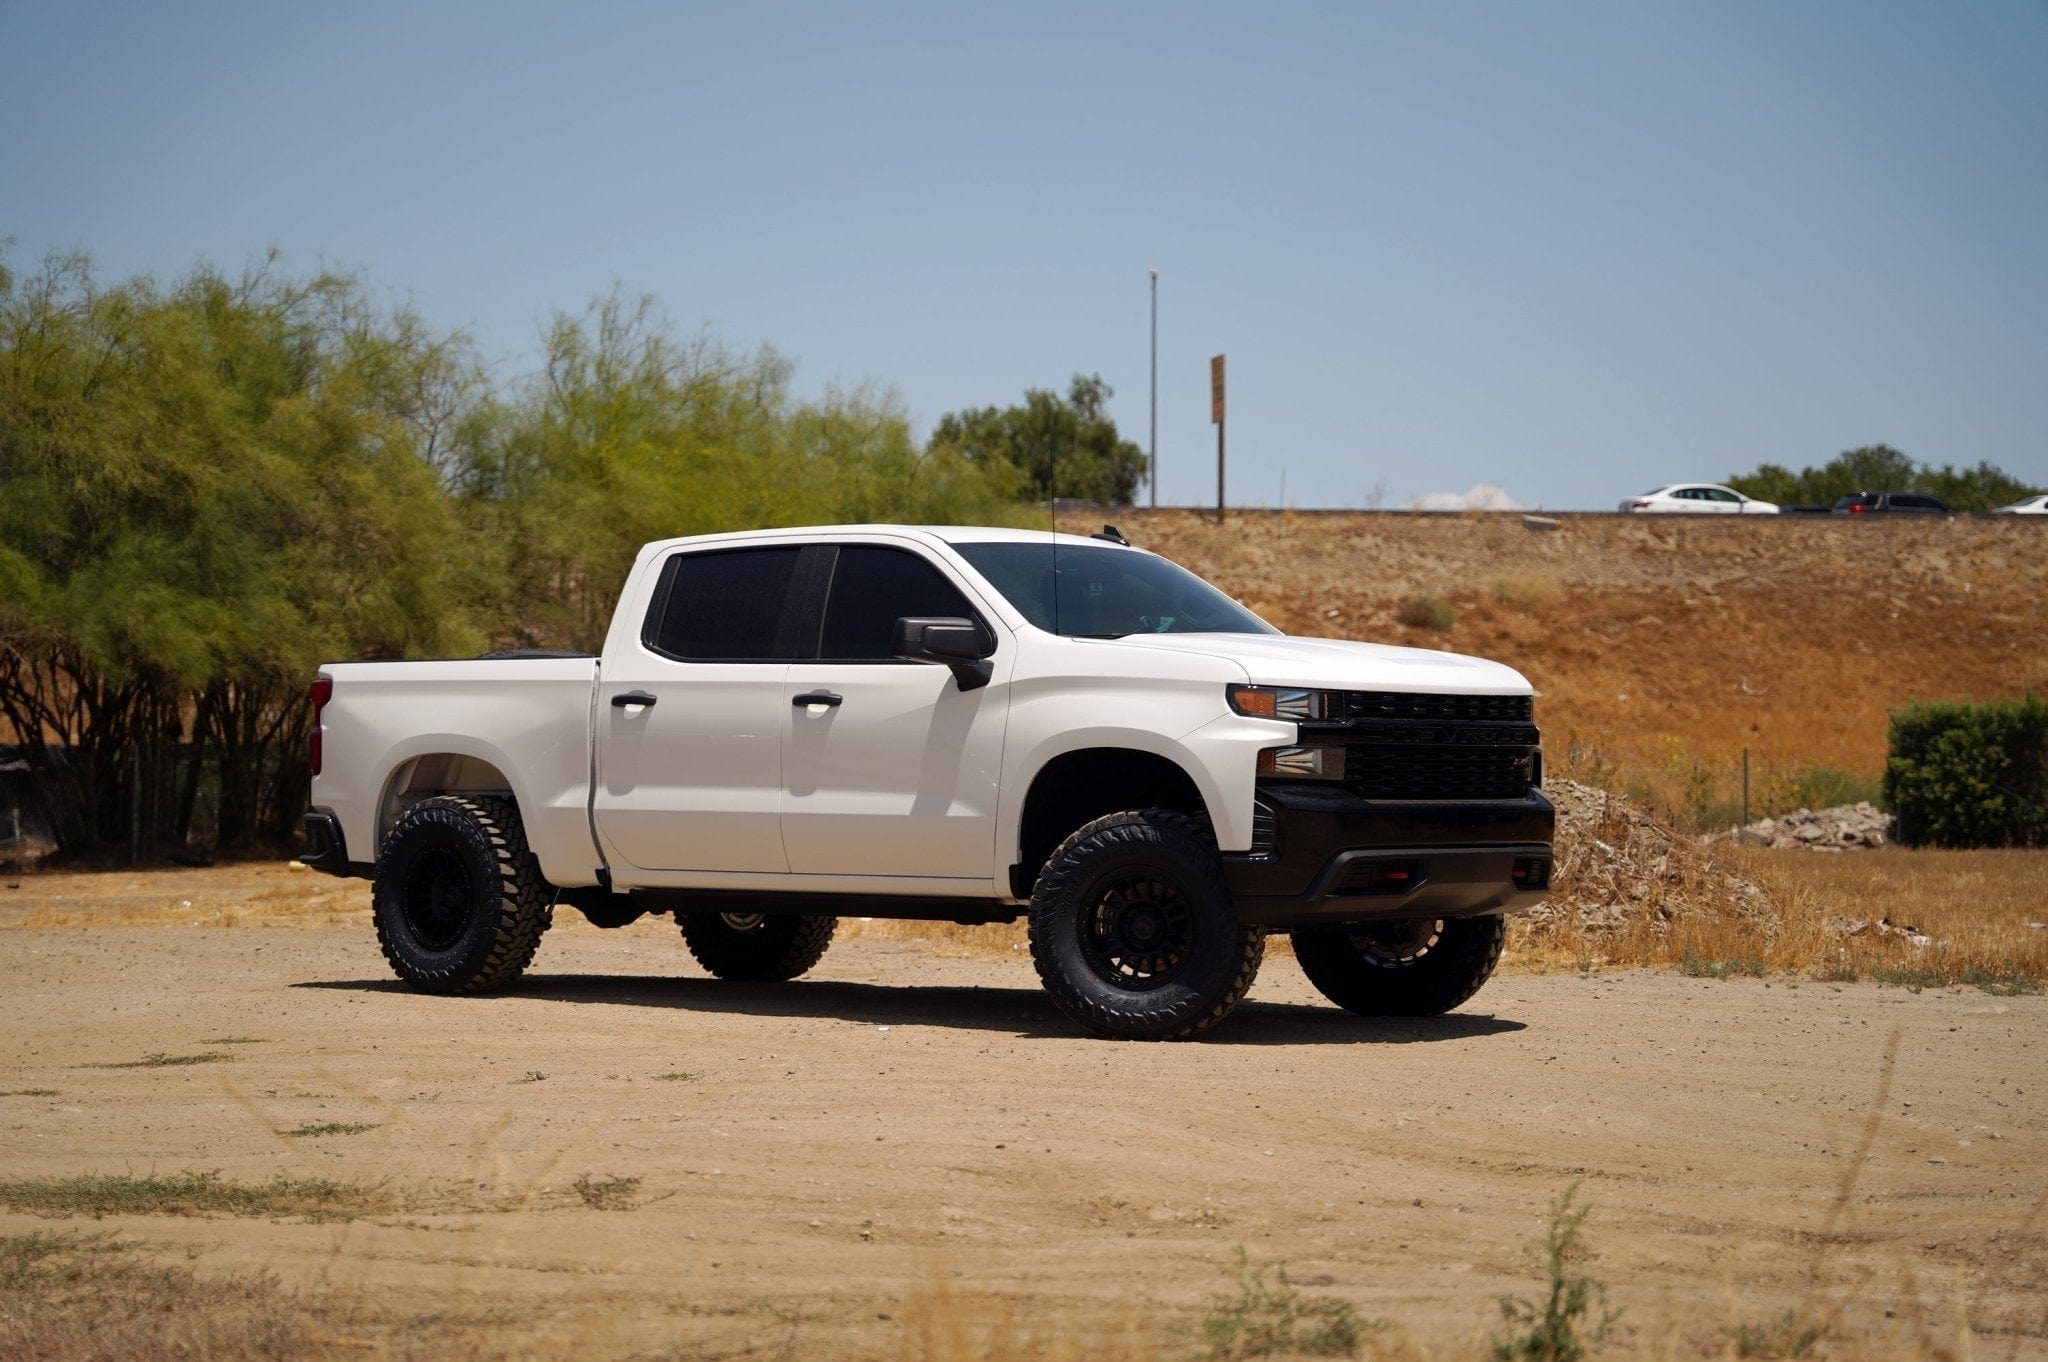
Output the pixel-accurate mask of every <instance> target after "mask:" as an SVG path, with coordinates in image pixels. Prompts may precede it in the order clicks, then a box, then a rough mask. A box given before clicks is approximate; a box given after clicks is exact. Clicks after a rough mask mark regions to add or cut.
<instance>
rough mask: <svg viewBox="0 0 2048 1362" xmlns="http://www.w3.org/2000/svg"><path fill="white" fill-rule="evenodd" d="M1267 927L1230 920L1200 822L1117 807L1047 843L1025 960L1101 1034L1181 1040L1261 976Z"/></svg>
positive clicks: (1063, 1003)
mask: <svg viewBox="0 0 2048 1362" xmlns="http://www.w3.org/2000/svg"><path fill="white" fill-rule="evenodd" d="M1265 954H1266V929H1265V928H1264V927H1259V926H1251V925H1247V924H1245V923H1241V922H1239V921H1238V920H1237V915H1236V913H1235V912H1234V911H1233V910H1232V907H1231V902H1230V890H1229V888H1228V887H1227V886H1226V885H1225V884H1224V882H1223V868H1222V866H1221V865H1220V864H1219V863H1218V862H1217V859H1216V849H1215V844H1214V842H1213V841H1212V840H1211V839H1210V836H1209V831H1208V827H1207V825H1206V824H1205V823H1203V822H1201V821H1199V820H1197V819H1193V818H1190V817H1188V816H1187V815H1185V814H1179V813H1174V812H1172V811H1170V810H1167V809H1139V810H1127V811H1125V812H1122V813H1113V814H1110V815H1108V816H1107V817H1103V818H1098V819H1096V820H1095V821H1094V822H1092V823H1089V824H1087V825H1085V826H1084V827H1082V828H1080V829H1078V830H1077V831H1076V832H1074V834H1073V835H1072V836H1070V837H1068V838H1067V839H1066V840H1065V841H1064V842H1061V843H1060V844H1059V846H1058V847H1057V848H1056V849H1055V850H1054V851H1053V853H1052V856H1051V857H1050V858H1049V859H1048V860H1047V861H1046V863H1045V867H1044V869H1042V870H1040V871H1039V872H1038V882H1037V884H1036V885H1035V886H1034V887H1033V888H1032V891H1031V962H1032V964H1033V965H1035V966H1037V968H1038V977H1039V979H1040V980H1041V981H1043V983H1044V984H1045V989H1046V992H1048V993H1050V994H1051V995H1052V1000H1053V1002H1054V1003H1055V1004H1057V1005H1058V1007H1059V1009H1060V1011H1062V1012H1064V1013H1066V1014H1067V1015H1068V1016H1069V1017H1071V1018H1073V1019H1074V1020H1075V1021H1077V1022H1079V1023H1080V1024H1081V1025H1082V1026H1084V1027H1086V1028H1087V1029H1088V1030H1090V1031H1092V1032H1094V1033H1095V1034H1096V1035H1099V1036H1109V1037H1112V1038H1116V1039H1122V1040H1187V1039H1188V1038H1190V1037H1192V1036H1195V1035H1198V1034H1200V1033H1201V1032H1203V1031H1205V1030H1207V1029H1208V1028H1209V1027H1211V1026H1214V1025H1215V1024H1216V1023H1217V1022H1219V1021H1221V1020H1223V1018H1224V1017H1226V1016H1228V1015H1229V1014H1230V1010H1231V1009H1232V1008H1234V1007H1236V1006H1237V1004H1238V1002H1239V1000H1240V999H1242V998H1243V997H1244V995H1245V993H1246V992H1247V991H1248V990H1249V989H1250V988H1251V986H1252V980H1254V979H1255V978H1257V977H1258V973H1259V962H1260V961H1261V960H1262V959H1264V958H1265Z"/></svg>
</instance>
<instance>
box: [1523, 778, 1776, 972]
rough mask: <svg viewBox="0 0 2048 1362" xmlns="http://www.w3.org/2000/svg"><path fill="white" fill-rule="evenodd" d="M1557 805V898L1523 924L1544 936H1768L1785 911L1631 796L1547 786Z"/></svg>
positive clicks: (1571, 784)
mask: <svg viewBox="0 0 2048 1362" xmlns="http://www.w3.org/2000/svg"><path fill="white" fill-rule="evenodd" d="M1543 792H1544V793H1545V794H1546V795H1548V796H1549V797H1550V801H1551V803H1553V804H1555V805H1556V806H1557V844H1556V856H1557V863H1556V868H1555V870H1554V871H1553V872H1552V875H1551V882H1550V897H1549V899H1548V901H1546V902H1545V903H1544V904H1543V905H1542V906H1541V907H1539V908H1537V909H1536V910H1535V911H1533V912H1531V913H1528V914H1526V915H1523V914H1518V915H1517V920H1518V921H1521V922H1525V923H1526V924H1527V927H1528V929H1529V930H1530V931H1531V933H1532V934H1533V935H1535V936H1537V937H1539V938H1540V937H1542V936H1546V935H1551V934H1555V933H1558V932H1560V931H1564V932H1569V931H1573V930H1577V931H1581V932H1590V933H1593V934H1596V935H1606V934H1610V933H1614V932H1622V931H1644V932H1647V933H1650V934H1652V935H1661V934H1662V933H1663V931H1664V929H1665V928H1666V927H1667V926H1668V925H1669V924H1670V923H1671V922H1672V921H1673V920H1674V919H1677V918H1680V917H1685V916H1692V915H1696V914H1707V915H1713V916H1718V917H1732V918H1735V919H1737V920H1739V921H1742V922H1745V923H1747V924H1749V925H1751V926H1753V927H1754V928H1755V929H1756V931H1757V932H1758V933H1759V935H1761V936H1763V937H1766V938H1768V937H1770V936H1772V935H1774V934H1775V933H1776V931H1777V928H1778V922H1779V919H1780V916H1781V913H1780V909H1779V906H1778V904H1777V902H1776V901H1775V900H1773V899H1772V897H1771V895H1770V894H1769V893H1768V892H1767V891H1766V890H1765V889H1764V888H1763V887H1762V886H1761V885H1758V884H1756V883H1754V882H1752V881H1750V880H1747V879H1744V878H1743V877H1742V876H1740V875H1734V874H1731V873H1729V872H1728V871H1726V870H1724V869H1722V868H1721V867H1720V866H1718V865H1716V864H1714V862H1713V860H1712V858H1711V857H1710V856H1709V854H1708V852H1707V851H1706V849H1705V848H1703V847H1702V846H1701V845H1700V844H1699V843H1698V842H1697V841H1696V840H1694V839H1693V838H1691V837H1689V836H1686V835H1685V834H1683V833H1680V832H1677V831H1674V830H1673V829H1671V828H1669V827H1666V826H1665V825H1664V824H1662V823H1660V822H1658V821H1657V820H1656V819H1655V818H1652V817H1651V816H1650V815H1649V814H1648V813H1646V812H1645V811H1644V810H1643V809H1642V808H1640V807H1639V806H1638V805H1637V804H1636V803H1635V802H1634V801H1633V800H1631V799H1629V798H1628V796H1626V795H1619V794H1612V793H1609V792H1608V791H1605V790H1599V789H1595V788H1594V787H1592V786H1590V785H1581V784H1579V783H1577V782H1576V781H1570V780H1556V779H1552V780H1548V781H1545V782H1544V787H1543Z"/></svg>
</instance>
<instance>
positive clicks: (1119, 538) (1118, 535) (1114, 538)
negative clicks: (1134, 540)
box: [1088, 525, 1131, 548]
mask: <svg viewBox="0 0 2048 1362" xmlns="http://www.w3.org/2000/svg"><path fill="white" fill-rule="evenodd" d="M1088 537H1089V538H1090V539H1107V540H1108V541H1109V542H1110V543H1112V544H1122V545H1123V546H1124V547H1125V548H1129V547H1130V546H1131V541H1130V540H1128V539H1126V538H1124V532H1123V531H1122V530H1119V529H1118V528H1117V527H1116V526H1114V525H1104V526H1103V527H1102V529H1101V530H1100V531H1098V532H1097V533H1095V534H1091V535H1089V536H1088Z"/></svg>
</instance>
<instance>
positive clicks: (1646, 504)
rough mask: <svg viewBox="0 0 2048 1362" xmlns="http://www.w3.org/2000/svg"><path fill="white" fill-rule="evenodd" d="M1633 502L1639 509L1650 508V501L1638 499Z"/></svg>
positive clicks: (1645, 509)
mask: <svg viewBox="0 0 2048 1362" xmlns="http://www.w3.org/2000/svg"><path fill="white" fill-rule="evenodd" d="M1632 504H1633V505H1634V507H1635V509H1637V510H1638V511H1647V510H1649V509H1650V503H1649V502H1647V501H1637V502H1634V503H1632Z"/></svg>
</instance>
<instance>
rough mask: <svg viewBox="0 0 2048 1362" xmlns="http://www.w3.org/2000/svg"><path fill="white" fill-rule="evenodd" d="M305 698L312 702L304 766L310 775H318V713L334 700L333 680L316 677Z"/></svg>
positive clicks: (326, 677)
mask: <svg viewBox="0 0 2048 1362" xmlns="http://www.w3.org/2000/svg"><path fill="white" fill-rule="evenodd" d="M306 698H307V699H308V700H311V701H312V702H313V733H312V736H311V737H310V738H309V739H307V742H306V765H307V767H308V768H309V769H310V770H311V772H312V774H314V775H316V776H317V775H319V774H320V711H321V709H322V708H323V707H325V706H326V704H327V702H328V701H329V700H331V699H333V698H334V678H332V677H328V676H321V677H316V678H315V679H314V681H313V684H312V685H310V686H308V687H307V688H306Z"/></svg>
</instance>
